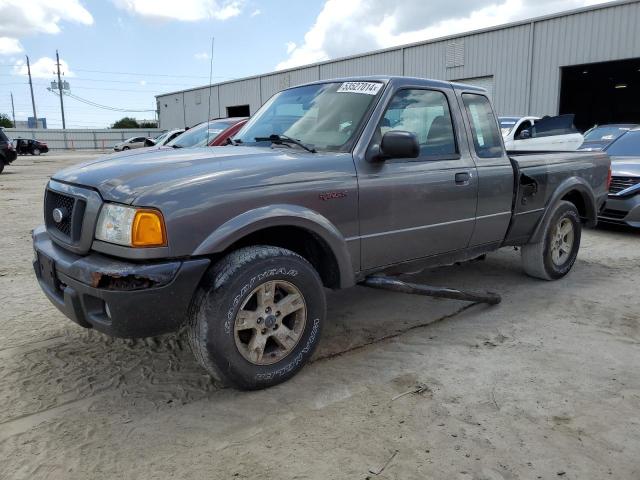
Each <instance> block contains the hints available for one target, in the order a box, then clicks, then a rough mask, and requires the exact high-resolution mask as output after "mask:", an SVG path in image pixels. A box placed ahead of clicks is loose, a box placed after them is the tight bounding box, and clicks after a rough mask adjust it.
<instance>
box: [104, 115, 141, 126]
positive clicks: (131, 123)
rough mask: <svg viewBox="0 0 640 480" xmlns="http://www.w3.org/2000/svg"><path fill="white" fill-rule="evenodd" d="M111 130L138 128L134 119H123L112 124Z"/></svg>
mask: <svg viewBox="0 0 640 480" xmlns="http://www.w3.org/2000/svg"><path fill="white" fill-rule="evenodd" d="M111 128H140V125H138V122H137V120H136V119H135V118H131V117H123V118H121V119H120V120H118V121H117V122H116V123H114V124H113V125H112V126H111Z"/></svg>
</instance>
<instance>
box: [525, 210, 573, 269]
mask: <svg viewBox="0 0 640 480" xmlns="http://www.w3.org/2000/svg"><path fill="white" fill-rule="evenodd" d="M581 234H582V224H581V223H580V215H579V214H578V210H577V209H576V207H575V205H574V204H573V203H571V202H567V201H561V202H559V203H558V204H557V205H556V206H555V208H554V210H553V212H552V213H551V215H550V217H549V220H548V221H547V222H546V223H545V225H544V226H543V231H542V240H541V241H540V242H538V243H531V244H527V245H524V246H523V247H522V266H523V269H524V271H525V273H526V274H527V275H530V276H532V277H536V278H541V279H543V280H557V279H559V278H562V277H564V276H565V275H566V274H567V273H569V271H570V270H571V268H572V267H573V264H574V263H575V261H576V257H577V256H578V250H579V249H580V237H581Z"/></svg>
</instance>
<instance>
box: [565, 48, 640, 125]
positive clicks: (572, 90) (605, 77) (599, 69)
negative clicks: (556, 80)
mask: <svg viewBox="0 0 640 480" xmlns="http://www.w3.org/2000/svg"><path fill="white" fill-rule="evenodd" d="M563 113H573V114H575V126H576V127H577V128H578V129H579V130H582V131H584V130H586V129H588V128H591V127H592V126H594V125H603V124H605V123H640V58H636V59H632V60H618V61H614V62H602V63H590V64H588V65H578V66H571V67H562V81H561V84H560V114H563Z"/></svg>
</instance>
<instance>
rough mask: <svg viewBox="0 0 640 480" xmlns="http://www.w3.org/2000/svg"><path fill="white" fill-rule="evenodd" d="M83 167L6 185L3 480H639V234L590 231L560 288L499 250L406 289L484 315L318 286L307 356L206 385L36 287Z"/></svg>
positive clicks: (15, 171)
mask: <svg viewBox="0 0 640 480" xmlns="http://www.w3.org/2000/svg"><path fill="white" fill-rule="evenodd" d="M89 157H90V155H87V154H65V155H61V154H51V155H44V156H42V157H39V158H34V157H20V158H19V159H18V160H17V161H16V162H15V163H14V165H12V166H10V167H8V168H6V169H5V173H3V174H2V175H0V205H1V207H2V218H1V220H0V234H1V235H0V238H1V239H2V244H1V245H2V246H1V247H0V248H1V254H0V292H1V293H0V296H1V298H2V301H1V304H0V405H1V407H0V478H2V479H40V478H43V479H44V478H46V479H88V478H91V479H93V478H95V479H113V478H123V479H129V478H131V479H152V478H158V479H164V478H177V479H182V478H185V479H190V480H193V479H200V478H207V479H227V478H260V479H294V478H295V479H343V478H345V479H366V478H371V479H392V478H393V479H447V480H449V479H460V480H467V479H469V480H471V479H474V480H498V479H560V478H561V479H608V478H611V479H625V480H626V479H638V478H640V369H639V368H638V365H639V364H640V327H639V326H640V309H639V306H640V295H639V290H638V285H639V283H640V282H639V280H640V249H639V248H638V246H639V245H640V234H639V233H636V232H633V231H629V230H621V229H598V230H590V231H586V232H585V233H584V235H583V247H582V249H581V251H580V255H579V258H578V262H577V263H576V266H575V268H574V270H573V272H572V273H571V274H570V275H569V276H568V277H566V278H564V279H562V280H560V281H557V282H543V281H538V280H534V279H531V278H528V277H526V276H524V275H523V274H522V273H521V270H520V257H519V253H518V252H515V251H513V250H512V249H508V250H503V251H500V252H497V253H495V254H492V255H489V256H488V257H487V259H486V260H485V261H482V262H471V263H467V264H464V265H459V266H453V267H449V268H442V269H436V270H432V271H427V272H423V273H421V274H418V275H415V276H413V277H411V278H412V280H413V281H423V282H426V283H430V284H435V285H444V286H454V287H467V288H474V289H482V288H490V289H492V290H495V291H497V292H499V293H501V294H502V296H503V302H502V304H501V305H499V306H497V307H487V306H482V305H471V306H469V305H466V304H464V303H462V302H455V301H448V300H436V299H430V298H421V297H414V296H409V295H404V294H397V293H390V292H381V291H374V290H369V289H366V288H363V287H355V288H352V289H349V290H346V291H341V292H332V293H329V294H328V303H329V317H328V322H327V327H326V329H325V331H324V334H323V338H322V341H321V345H320V348H319V350H318V352H317V353H316V355H315V360H314V361H313V362H312V363H311V364H310V365H308V366H307V367H306V368H304V369H303V370H302V371H301V373H300V374H299V375H298V376H297V377H295V378H294V379H293V380H291V381H289V382H287V383H286V384H283V385H280V386H278V387H275V388H272V389H270V390H265V391H260V392H252V393H243V392H238V391H235V390H232V389H221V388H218V387H216V386H215V385H214V384H212V382H211V381H210V380H209V378H208V377H207V376H206V375H205V373H204V371H203V370H202V369H201V368H200V367H199V366H198V365H197V364H196V362H195V361H194V359H193V358H192V356H191V352H190V351H189V347H188V345H187V343H186V341H185V338H184V336H183V335H180V334H177V335H168V336H164V337H161V338H154V339H148V340H144V341H142V340H139V341H130V340H115V339H111V338H108V337H106V336H104V335H101V334H98V333H96V332H92V331H88V330H84V329H82V328H80V327H78V326H76V325H75V324H73V323H71V322H70V321H69V320H67V319H65V318H64V317H63V316H62V315H61V314H60V313H59V312H58V311H57V310H56V309H55V308H54V307H53V306H52V305H50V304H49V302H48V301H47V300H46V298H45V297H44V295H43V294H42V293H41V292H40V290H39V287H38V286H37V284H36V281H35V278H34V275H33V273H32V267H31V260H32V257H33V253H32V249H31V241H30V229H31V228H33V227H34V226H35V225H37V224H39V223H41V222H42V213H41V211H42V197H43V188H44V185H45V183H46V181H47V178H48V176H49V175H51V174H52V173H53V172H55V171H56V170H58V169H60V168H62V167H64V166H67V165H71V164H73V163H76V162H79V161H82V160H85V159H87V158H89ZM415 390H418V391H419V393H409V394H406V395H403V396H399V395H400V394H403V393H405V392H408V391H415ZM380 469H382V472H381V473H379V475H375V474H374V473H371V471H373V472H378V471H379V470H380Z"/></svg>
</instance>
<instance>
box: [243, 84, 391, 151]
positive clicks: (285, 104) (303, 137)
mask: <svg viewBox="0 0 640 480" xmlns="http://www.w3.org/2000/svg"><path fill="white" fill-rule="evenodd" d="M382 86H383V84H382V83H380V82H335V83H321V84H315V85H306V86H302V87H297V88H291V89H289V90H284V91H282V92H280V93H278V94H276V95H274V96H273V97H271V99H269V101H268V102H267V103H265V104H264V106H263V107H262V108H260V110H258V112H256V114H255V115H254V116H253V117H251V119H250V120H249V121H248V122H247V124H246V125H245V126H244V127H243V128H242V130H240V132H239V133H238V135H236V137H235V138H234V140H235V141H237V143H239V144H242V145H268V144H270V143H273V142H270V140H267V139H268V138H269V137H270V136H272V135H278V136H282V137H290V138H293V139H295V140H298V141H299V142H302V143H303V144H304V145H305V146H307V147H309V148H311V149H314V150H318V151H346V150H349V149H350V148H351V145H352V143H353V140H354V137H355V134H356V132H357V131H358V128H359V127H360V125H361V124H362V121H363V119H364V118H365V114H366V113H367V111H368V110H369V108H370V107H371V105H372V104H373V101H374V99H376V98H377V97H378V95H379V94H380V92H381V91H382ZM257 139H258V140H257ZM287 145H288V146H291V147H292V148H297V147H295V145H292V144H291V143H288V144H287Z"/></svg>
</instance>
